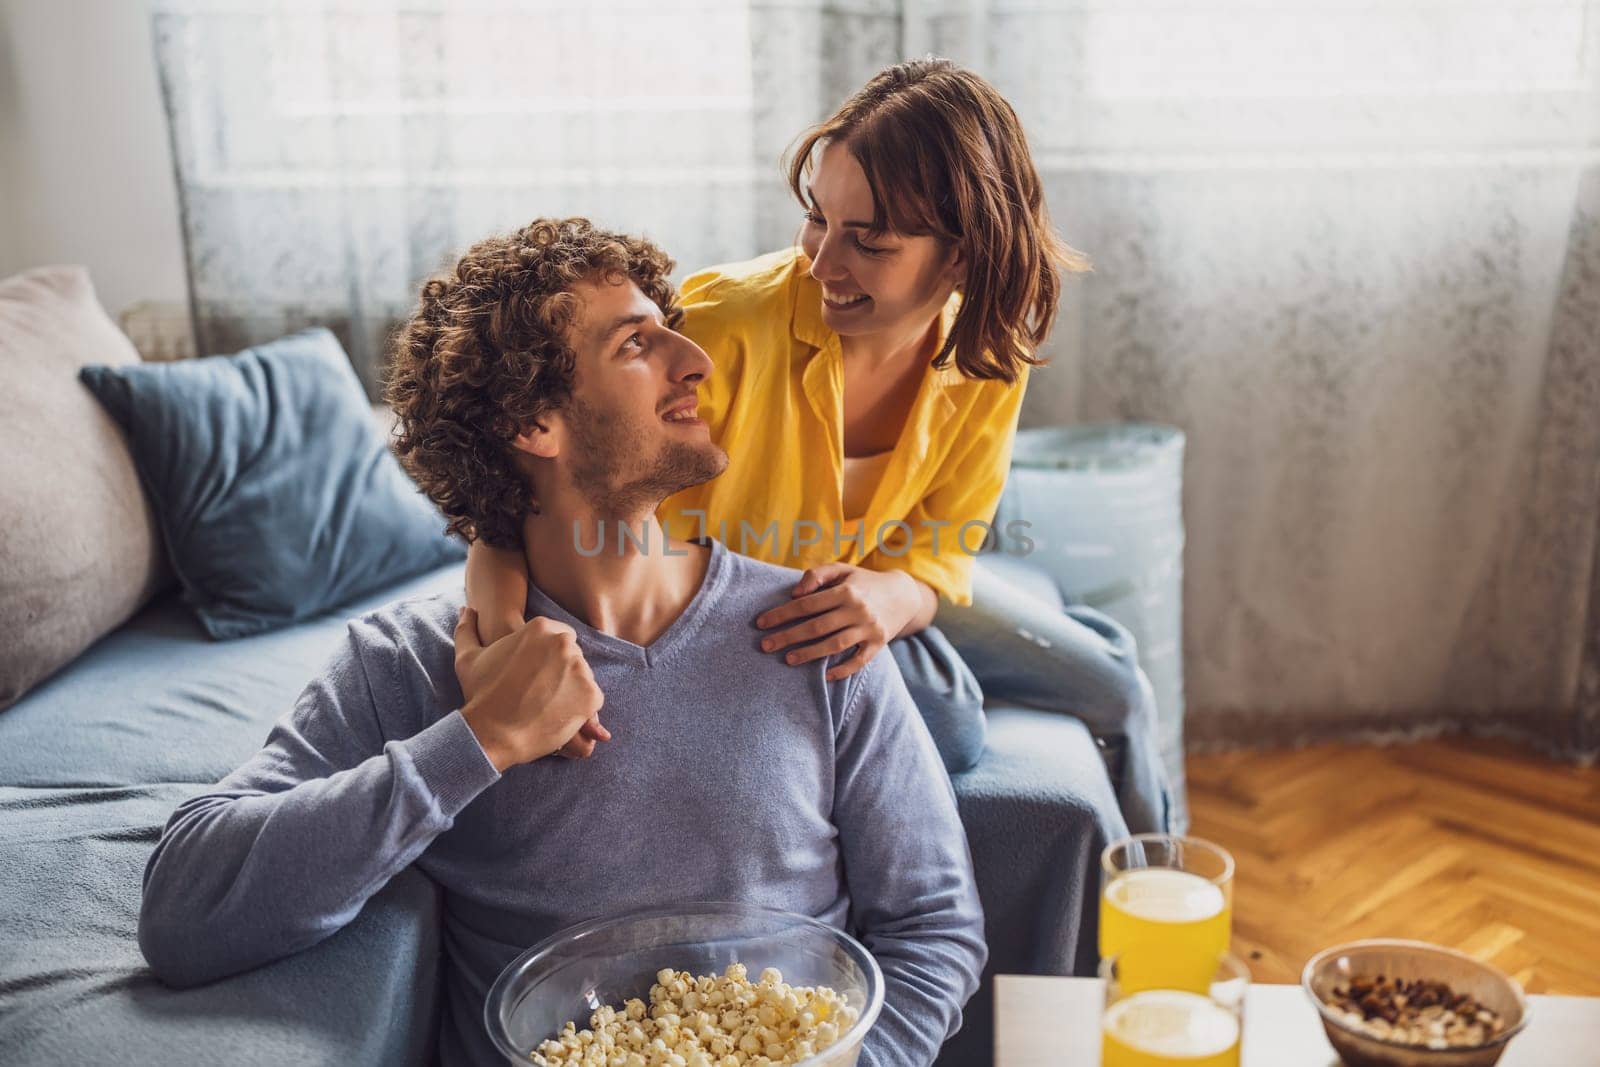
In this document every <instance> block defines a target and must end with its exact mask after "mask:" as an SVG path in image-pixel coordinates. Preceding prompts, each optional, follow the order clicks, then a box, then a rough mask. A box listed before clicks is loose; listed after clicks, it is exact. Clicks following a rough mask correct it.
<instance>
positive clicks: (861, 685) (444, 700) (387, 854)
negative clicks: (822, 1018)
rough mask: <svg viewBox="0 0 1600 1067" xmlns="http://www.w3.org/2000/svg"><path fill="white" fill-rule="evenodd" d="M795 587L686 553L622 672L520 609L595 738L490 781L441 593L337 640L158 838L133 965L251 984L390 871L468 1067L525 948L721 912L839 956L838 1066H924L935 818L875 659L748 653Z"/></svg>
mask: <svg viewBox="0 0 1600 1067" xmlns="http://www.w3.org/2000/svg"><path fill="white" fill-rule="evenodd" d="M798 578H799V572H798V571H795V570H791V569H789V568H784V567H776V566H773V565H771V564H767V563H762V562H758V561H755V560H751V559H748V558H746V557H743V556H739V555H736V554H734V553H732V552H729V551H728V550H727V549H725V548H724V547H723V546H722V545H721V544H720V543H716V542H713V543H712V547H711V558H710V560H709V562H708V565H707V570H706V575H705V579H704V582H703V583H702V585H701V588H700V590H699V592H698V593H697V594H696V595H695V597H694V598H693V600H691V601H690V603H689V606H688V607H687V608H686V609H685V610H684V612H683V614H682V615H681V616H679V618H678V619H677V620H676V621H675V622H674V623H673V624H672V625H671V626H670V627H669V628H668V629H667V630H666V632H664V633H663V634H662V635H661V636H660V637H659V638H657V639H656V641H655V642H654V643H653V644H651V645H650V646H648V647H640V646H638V645H634V644H631V643H629V642H627V641H624V640H621V639H619V638H617V637H613V636H611V635H608V634H604V633H601V632H599V631H597V630H594V629H593V628H591V627H589V626H587V625H585V624H584V623H583V622H581V621H579V620H578V619H577V618H576V617H574V616H573V615H572V614H570V613H569V612H567V611H565V610H564V609H562V608H561V607H560V606H559V605H557V604H556V603H555V602H554V601H552V600H550V599H549V598H548V597H547V596H545V595H544V594H543V593H542V592H540V591H539V590H538V589H537V588H534V589H531V590H530V591H529V595H528V613H529V615H530V616H534V615H545V616H549V617H551V618H555V619H559V620H560V621H562V622H565V623H568V624H569V625H571V626H572V627H573V628H574V629H575V630H576V631H577V634H578V642H579V644H580V646H581V647H582V649H583V653H584V656H585V657H586V658H587V659H588V662H589V665H590V667H591V669H592V670H593V672H594V676H595V680H596V682H597V683H598V684H599V686H600V689H601V690H602V692H604V694H605V707H604V709H603V710H602V712H601V720H602V721H603V722H604V723H605V724H606V726H607V727H608V728H609V729H610V730H611V731H612V735H613V737H612V740H610V741H608V742H603V743H601V744H600V745H599V746H598V747H597V748H596V750H595V754H594V755H593V756H592V757H591V758H589V759H586V760H568V759H564V758H562V757H560V756H548V757H545V758H544V759H540V760H537V761H535V762H533V763H526V764H520V765H518V766H515V767H511V768H508V769H507V770H506V772H505V773H504V774H500V773H498V772H496V771H495V769H494V766H493V765H492V764H491V763H490V762H489V759H488V757H487V756H486V755H485V754H484V752H483V749H482V747H481V746H480V745H479V744H478V741H477V738H476V736H475V735H474V734H473V732H472V730H471V728H470V727H468V725H467V723H466V721H465V720H464V719H463V718H462V717H461V713H460V710H459V709H460V705H461V703H462V697H461V689H460V686H459V684H458V682H457V681H456V675H455V667H454V648H453V644H452V640H453V638H452V634H453V630H454V627H455V621H456V615H457V610H458V609H459V607H460V605H461V597H460V595H459V594H457V595H440V596H434V597H428V598H419V599H415V600H409V601H403V602H400V603H397V604H392V605H389V606H388V607H385V608H382V609H380V610H378V611H375V612H371V613H369V614H367V615H365V616H363V617H361V618H359V619H356V620H354V621H352V622H351V623H350V626H349V630H348V633H347V635H346V637H345V640H344V643H343V645H342V646H341V647H340V648H339V650H338V651H337V652H336V653H335V655H334V657H333V659H332V662H331V663H330V664H329V666H328V668H327V670H326V671H325V672H324V674H323V675H322V676H321V677H320V678H317V679H316V680H314V681H313V682H311V684H310V685H309V686H307V688H306V690H305V691H304V692H303V693H302V694H301V696H300V698H299V699H298V701H297V702H296V703H295V706H294V708H293V709H292V710H291V711H290V712H289V713H287V714H286V715H285V716H284V717H283V718H282V719H281V720H280V721H279V722H278V723H277V724H275V725H274V727H273V729H272V732H271V734H270V735H269V736H268V738H267V742H266V746H265V747H264V748H263V749H262V750H261V751H260V752H258V753H257V754H256V755H255V756H254V757H252V758H251V759H250V760H249V761H248V762H246V763H245V764H244V766H242V767H240V768H239V769H238V770H236V771H234V772H233V773H232V774H230V775H228V776H227V777H226V778H224V779H223V780H222V781H221V782H219V783H217V785H216V786H215V787H214V788H212V789H211V790H209V791H208V792H206V793H204V794H202V795H200V796H196V797H193V798H191V799H189V800H186V801H185V802H184V803H183V804H181V805H180V806H179V807H178V809H177V811H176V812H174V813H173V815H172V817H171V819H170V820H169V821H168V822H167V825H166V828H165V830H164V831H163V833H162V835H161V840H160V842H159V843H158V844H157V845H156V849H155V852H154V854H153V855H152V856H151V857H150V862H149V865H148V866H147V868H146V869H145V877H144V902H143V907H142V909H141V911H140V916H139V944H140V946H141V948H142V949H143V951H144V954H145V957H146V958H147V959H148V960H149V961H150V964H151V966H152V968H153V969H154V970H155V972H156V974H157V975H158V976H159V977H161V978H162V979H163V980H165V981H166V982H168V983H170V984H173V985H179V986H188V985H194V984H197V983H201V982H207V981H211V980H213V979H216V978H221V977H223V976H225V975H229V974H233V973H236V972H238V971H242V970H246V969H248V968H251V967H255V966H258V965H260V964H263V963H266V962H268V961H270V960H274V959H277V958H279V957H282V956H286V955H289V954H291V953H294V952H298V951H300V950H302V949H304V948H307V947H309V946H311V945H314V944H316V943H317V942H319V941H321V940H323V939H324V938H326V937H328V936H330V935H331V934H333V933H334V932H335V931H337V930H338V929H340V928H341V927H343V926H344V925H345V924H346V923H348V922H350V920H352V919H353V918H355V916H356V914H357V913H358V912H360V910H361V908H362V905H363V904H365V903H366V901H367V900H368V899H369V898H370V897H371V896H372V895H373V894H374V893H376V892H377V891H378V890H379V889H381V888H382V887H383V886H384V885H385V884H386V883H387V882H388V881H389V879H390V878H392V877H394V875H395V874H396V873H398V872H399V871H401V870H402V869H404V868H405V867H406V866H407V865H408V864H412V863H415V864H416V865H417V866H418V867H419V868H420V869H421V870H422V871H423V872H424V873H426V874H427V875H429V876H430V877H431V878H433V880H434V881H435V882H437V883H438V884H439V885H440V886H442V887H443V890H444V899H445V919H444V921H445V931H444V937H445V941H444V947H445V958H446V959H445V966H446V968H447V975H446V979H445V989H446V994H447V1004H446V1007H445V1009H444V1018H443V1021H442V1024H441V1031H440V1035H439V1040H440V1056H441V1059H442V1060H443V1062H444V1063H446V1064H481V1065H488V1064H492V1063H497V1062H499V1057H498V1054H497V1053H496V1051H495V1049H494V1047H493V1045H492V1044H491V1043H490V1042H489V1040H488V1035H487V1033H486V1032H485V1030H484V1024H483V1005H484V998H485V995H486V994H487V992H488V989H489V986H490V985H491V984H492V983H493V982H494V980H495V978H496V977H497V976H498V975H499V973H500V972H501V970H502V969H503V968H504V967H505V966H506V965H507V964H508V963H510V962H511V961H512V960H513V959H514V958H515V957H516V956H518V955H519V954H521V953H522V952H523V950H525V949H527V948H528V947H529V946H531V945H533V944H535V943H536V942H538V941H540V940H542V939H543V938H545V937H547V936H548V935H550V934H552V933H554V932H555V931H557V930H560V929H562V928H563V927H566V926H568V925H571V924H573V923H577V922H581V921H583V920H587V919H592V918H596V917H599V916H620V915H623V914H626V913H628V912H631V911H634V910H637V909H641V908H646V907H653V906H657V905H662V904H671V903H675V902H686V901H693V900H740V901H747V902H750V903H755V904H764V905H768V906H772V907H779V908H787V909H789V910H792V911H797V912H803V913H805V914H807V915H812V916H815V917H817V918H819V919H821V920H823V921H824V922H827V923H829V924H831V925H834V926H835V927H838V928H842V929H845V930H848V931H850V932H851V933H854V934H855V935H856V936H857V937H859V938H860V939H861V940H862V942H863V943H864V944H865V945H866V946H867V948H868V949H869V950H870V951H871V952H872V954H873V955H874V956H875V957H876V958H877V960H878V962H879V964H880V965H881V966H882V968H883V973H884V978H885V979H886V984H887V1002H886V1004H885V1006H884V1010H883V1014H882V1016H881V1017H880V1019H879V1021H878V1023H877V1025H876V1027H875V1028H874V1030H873V1033H872V1034H871V1036H870V1037H869V1039H868V1042H867V1045H866V1047H865V1049H864V1050H863V1055H862V1063H863V1064H864V1065H872V1067H879V1065H881V1067H888V1065H891V1064H893V1065H902V1064H903V1065H923V1064H928V1063H930V1062H931V1061H932V1060H933V1058H934V1056H935V1055H936V1053H937V1052H938V1049H939V1046H940V1045H941V1044H942V1043H943V1042H944V1040H945V1039H946V1038H947V1037H948V1036H949V1035H950V1034H952V1033H954V1032H955V1031H956V1029H957V1028H958V1027H959V1026H960V1022H961V1008H962V1006H963V1005H964V1004H965V1003H966V1001H967V999H968V998H969V997H970V996H971V995H972V994H973V992H974V991H975V990H976V989H977V986H978V976H979V974H980V972H981V971H982V969H983V965H984V962H985V959H986V958H987V949H986V947H985V945H984V940H983V918H982V914H981V912H980V909H979V904H978V896H977V891H976V889H975V887H974V884H973V874H972V861H971V856H970V853H969V851H968V848H967V842H966V837H965V834H964V833H963V831H962V826H961V822H960V820H959V818H958V816H957V813H956V803H955V795H954V792H953V790H952V789H951V786H950V781H949V779H948V778H947V776H946V775H945V772H944V769H943V765H942V764H941V763H940V760H939V756H938V753H937V752H936V751H935V749H934V745H933V741H932V739H931V738H930V737H929V735H928V731H927V728H926V727H925V726H924V725H923V723H922V719H921V716H920V715H919V714H918V712H917V710H916V708H915V707H914V706H913V704H912V702H911V698H910V696H909V695H908V694H907V692H906V688H905V684H904V682H903V681H902V680H901V678H900V674H899V671H898V670H897V669H896V668H895V664H894V661H893V659H892V658H891V657H889V656H887V655H878V656H876V657H875V658H874V659H873V660H872V662H871V663H870V664H869V665H868V666H867V667H866V668H865V669H863V670H861V671H859V672H857V673H856V674H855V675H853V676H851V677H850V678H847V679H842V680H840V681H836V682H828V681H826V680H825V678H824V672H825V671H826V669H827V667H828V665H829V664H830V663H831V662H835V660H834V659H831V658H830V659H828V660H822V661H817V662H812V663H808V664H805V665H803V666H798V667H791V666H789V665H787V664H786V663H784V661H783V658H782V656H781V655H778V654H774V653H766V652H762V651H761V650H760V647H759V641H760V640H761V637H762V636H763V634H762V632H761V631H760V630H758V629H757V628H756V626H755V622H754V620H755V617H756V616H757V615H758V614H759V613H760V612H761V611H763V610H766V609H767V608H770V607H772V606H774V605H776V604H779V603H783V602H785V601H787V600H788V599H789V590H790V588H791V587H792V586H793V585H794V583H795V582H796V581H797V580H798ZM582 1021H583V1020H579V1022H580V1025H581V1023H582Z"/></svg>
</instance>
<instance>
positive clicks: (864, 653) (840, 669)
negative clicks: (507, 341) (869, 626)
mask: <svg viewBox="0 0 1600 1067" xmlns="http://www.w3.org/2000/svg"><path fill="white" fill-rule="evenodd" d="M882 650H883V646H882V645H879V644H875V643H873V644H869V643H868V642H865V641H863V642H862V643H861V645H860V646H859V647H858V648H857V649H856V654H855V655H853V656H851V657H850V658H849V659H847V660H845V661H844V662H843V663H841V664H839V665H838V666H835V667H830V668H829V669H828V673H827V675H825V677H826V678H827V679H828V681H830V682H837V681H838V680H839V679H840V678H848V677H850V676H851V675H852V674H854V673H856V672H857V671H859V670H860V669H861V668H863V667H865V666H866V665H867V664H868V663H870V662H872V657H873V656H876V655H877V654H878V653H879V652H881V651H882Z"/></svg>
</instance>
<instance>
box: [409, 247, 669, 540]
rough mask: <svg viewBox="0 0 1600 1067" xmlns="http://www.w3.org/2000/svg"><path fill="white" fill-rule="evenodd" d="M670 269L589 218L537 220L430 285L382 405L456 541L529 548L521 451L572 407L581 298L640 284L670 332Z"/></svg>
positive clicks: (661, 258) (413, 471)
mask: <svg viewBox="0 0 1600 1067" xmlns="http://www.w3.org/2000/svg"><path fill="white" fill-rule="evenodd" d="M673 266H674V264H673V261H672V260H671V259H670V258H668V257H667V255H666V253H664V252H663V251H661V249H660V248H657V247H656V246H655V245H654V244H652V243H651V242H650V241H648V240H645V239H644V238H642V237H630V236H628V235H626V234H621V233H613V232H611V231H609V230H602V229H598V228H596V227H595V226H594V225H593V224H592V223H591V222H590V221H589V220H588V219H583V218H570V219H537V220H535V221H533V222H531V223H529V224H528V225H527V226H524V227H523V228H522V229H520V230H517V231H516V232H515V233H512V234H508V235H505V236H497V237H490V238H488V239H487V240H484V241H479V242H478V243H477V244H475V245H473V246H472V247H471V248H470V249H468V250H467V254H466V255H464V256H462V257H461V261H460V262H459V263H457V264H456V266H455V270H453V271H451V272H448V273H446V274H441V275H437V276H435V277H433V278H430V279H428V281H427V282H425V283H424V284H423V286H422V298H421V302H420V305H419V306H418V308H417V310H416V311H415V312H414V313H413V314H412V315H411V318H410V319H409V320H407V322H406V323H405V324H404V325H403V326H401V327H400V329H399V331H398V332H397V333H396V335H395V338H394V342H393V345H392V346H391V358H390V364H389V372H388V376H387V382H386V386H385V390H384V399H386V400H387V401H388V402H389V404H390V405H391V406H392V407H393V408H394V410H395V413H396V415H397V417H398V426H397V429H396V436H395V440H394V451H395V454H396V455H397V456H398V457H399V459H400V463H401V465H402V466H404V467H405V469H406V471H407V472H408V473H409V474H410V475H411V477H412V478H414V479H415V480H416V482H417V484H418V485H420V486H421V487H422V490H423V492H425V493H426V494H427V495H428V497H429V498H430V499H432V500H433V502H434V503H435V504H437V505H438V506H439V509H440V510H441V511H443V512H444V514H445V517H446V518H447V519H449V529H450V531H451V532H452V533H456V534H459V535H461V536H462V537H465V538H467V539H468V540H469V541H470V540H477V539H479V538H482V539H483V540H484V541H485V542H487V543H489V544H491V545H494V546H496V547H499V548H519V547H521V545H522V520H523V518H524V517H525V516H526V515H528V514H529V513H531V512H536V511H537V510H538V502H537V501H536V500H535V499H534V495H533V487H532V485H531V484H529V482H528V479H527V478H526V477H525V476H524V474H523V473H522V471H521V469H520V468H519V467H518V464H517V458H516V456H517V450H516V449H515V447H514V446H513V444H512V442H513V441H514V440H515V439H516V438H517V436H518V435H520V434H521V433H523V432H524V431H525V430H526V429H527V428H528V427H530V426H531V425H532V424H533V423H534V422H536V421H537V420H538V419H539V418H540V416H542V415H544V414H546V413H548V412H551V411H555V410H558V409H560V408H562V407H563V406H564V405H565V404H567V403H568V401H569V400H570V399H571V397H572V382H573V373H574V368H575V361H576V353H575V352H574V351H573V349H572V347H571V345H570V344H569V342H568V338H567V331H568V329H569V328H570V327H571V325H572V323H573V321H574V319H575V318H576V317H577V315H578V312H579V309H580V301H579V300H578V298H577V296H576V295H575V294H574V293H573V292H572V287H573V286H574V284H576V283H577V282H580V281H586V280H588V281H593V280H597V279H603V280H605V281H608V282H618V281H621V280H622V279H623V278H631V279H632V280H633V282H634V284H636V285H638V287H639V289H640V291H641V292H643V293H644V295H645V296H647V297H649V298H650V299H651V300H653V301H655V303H656V305H657V306H658V307H660V308H661V311H662V314H664V315H665V316H666V318H667V323H668V325H670V326H674V327H675V326H676V325H677V323H678V321H679V320H680V318H681V315H682V312H681V310H680V309H679V306H678V293H677V287H676V286H674V285H673V284H672V283H671V282H670V281H669V280H668V278H667V275H668V274H670V273H671V271H672V269H673Z"/></svg>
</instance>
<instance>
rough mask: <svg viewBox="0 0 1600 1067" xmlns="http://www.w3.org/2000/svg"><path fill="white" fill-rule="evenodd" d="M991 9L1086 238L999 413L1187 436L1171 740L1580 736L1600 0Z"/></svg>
mask: <svg viewBox="0 0 1600 1067" xmlns="http://www.w3.org/2000/svg"><path fill="white" fill-rule="evenodd" d="M954 6H955V7H957V8H958V10H952V11H949V12H947V13H945V15H944V17H943V21H942V22H941V23H940V24H939V25H940V26H941V27H948V28H949V36H948V38H947V39H950V40H952V41H953V40H956V39H960V38H965V39H967V40H969V41H970V40H971V30H970V27H971V26H972V24H973V21H974V19H973V7H974V5H972V4H960V5H954ZM984 10H985V17H984V18H983V19H982V20H981V22H982V24H983V26H984V28H985V35H984V39H983V41H982V42H981V44H980V45H979V47H978V52H977V57H978V64H979V66H980V67H981V68H982V69H984V70H986V71H988V72H989V73H990V74H991V75H992V76H993V78H994V80H995V81H996V83H997V84H998V85H999V86H1000V87H1001V88H1002V90H1003V91H1005V92H1006V94H1007V95H1008V96H1009V97H1010V99H1011V100H1012V101H1013V102H1014V103H1015V105H1016V106H1017V108H1018V111H1019V112H1020V113H1021V114H1022V116H1023V118H1024V121H1025V123H1026V124H1027V126H1028V128H1029V131H1030V136H1031V137H1032V139H1033V143H1034V147H1035V150H1036V151H1037V152H1038V154H1039V156H1040V159H1041V162H1042V165H1043V167H1044V168H1045V170H1046V172H1047V182H1048V187H1049V200H1050V203H1051V205H1052V207H1053V209H1054V211H1055V214H1056V216H1057V218H1058V220H1059V221H1060V223H1061V225H1062V227H1063V229H1064V230H1065V231H1066V233H1067V234H1068V235H1069V237H1070V238H1071V239H1072V241H1073V242H1074V243H1075V244H1076V245H1077V246H1078V247H1081V248H1084V249H1086V250H1087V251H1088V252H1089V253H1090V254H1091V255H1093V257H1094V258H1095V261H1096V271H1095V274H1094V275H1093V276H1092V277H1091V278H1089V279H1088V280H1087V281H1086V282H1085V283H1084V284H1083V285H1081V286H1078V287H1076V288H1075V290H1074V295H1075V297H1076V300H1075V302H1074V304H1073V305H1072V306H1071V307H1070V308H1069V309H1068V312H1067V314H1066V315H1065V316H1064V322H1063V325H1062V327H1061V328H1060V329H1058V331H1057V333H1056V336H1055V339H1054V346H1053V351H1054V354H1055V356H1056V360H1055V364H1056V365H1055V366H1054V367H1053V368H1052V369H1051V370H1049V371H1047V372H1046V373H1045V374H1043V375H1041V376H1040V377H1039V378H1037V379H1036V380H1035V384H1034V386H1033V387H1032V389H1031V391H1030V395H1029V404H1028V409H1027V416H1026V417H1027V418H1028V419H1029V420H1030V421H1033V422H1056V421H1075V420H1079V419H1100V418H1140V419H1151V420H1155V421H1160V422H1167V423H1171V424H1174V425H1177V426H1180V427H1182V428H1183V429H1184V430H1186V431H1187V432H1188V437H1189V452H1188V468H1187V482H1186V488H1185V511H1186V518H1187V522H1188V529H1189V542H1188V551H1187V554H1186V574H1187V581H1186V593H1187V597H1186V607H1187V612H1186V642H1185V643H1186V649H1185V652H1186V656H1185V660H1186V670H1187V685H1188V691H1189V696H1190V709H1191V711H1190V720H1189V724H1188V726H1187V728H1186V729H1187V731H1188V733H1189V736H1190V737H1191V738H1192V739H1194V740H1195V741H1196V742H1198V743H1201V744H1204V743H1205V742H1207V741H1208V740H1211V741H1215V740H1230V741H1231V740H1266V741H1285V740H1300V739H1313V738H1317V737H1325V736H1346V735H1350V734H1352V733H1355V732H1365V733H1369V734H1374V733H1375V734H1379V735H1389V736H1396V735H1401V736H1404V735H1414V734H1421V733H1427V732H1431V731H1435V730H1439V729H1447V728H1455V727H1459V726H1462V725H1468V726H1471V727H1473V728H1475V729H1480V730H1485V731H1489V732H1504V733H1516V734H1522V735H1524V736H1527V737H1530V738H1532V739H1535V740H1537V741H1539V742H1540V743H1542V744H1544V745H1546V746H1547V747H1549V748H1551V749H1555V750H1560V751H1565V752H1568V753H1571V754H1588V755H1591V756H1592V755H1593V754H1594V752H1595V750H1596V748H1597V747H1600V698H1597V694H1596V685H1595V678H1596V653H1597V652H1600V619H1597V618H1596V616H1595V606H1596V599H1595V598H1596V585H1595V575H1596V559H1597V556H1596V549H1597V541H1596V535H1597V530H1600V166H1597V164H1600V3H1596V2H1595V0H1587V2H1584V0H1567V2H1554V3H1544V2H1539V0H1517V2H1498V3H1497V2H1483V0H1454V2H1452V0H1429V2H1425V3H1423V2H1403V0H1381V2H1366V0H1359V2H1358V0H1295V2H1287V0H1279V2H1273V3H1262V2H1250V0H1233V2H1227V0H1216V2H1211V3H1206V4H1178V3H1170V2H1156V0H1123V2H1119V3H1095V2H1076V3H1072V2H1066V3H1048V2H1046V3H1039V2H1030V3H1001V2H995V3H991V4H987V5H984ZM940 36H941V35H940V34H939V33H937V32H936V34H935V37H936V44H935V47H938V39H939V38H940Z"/></svg>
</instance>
